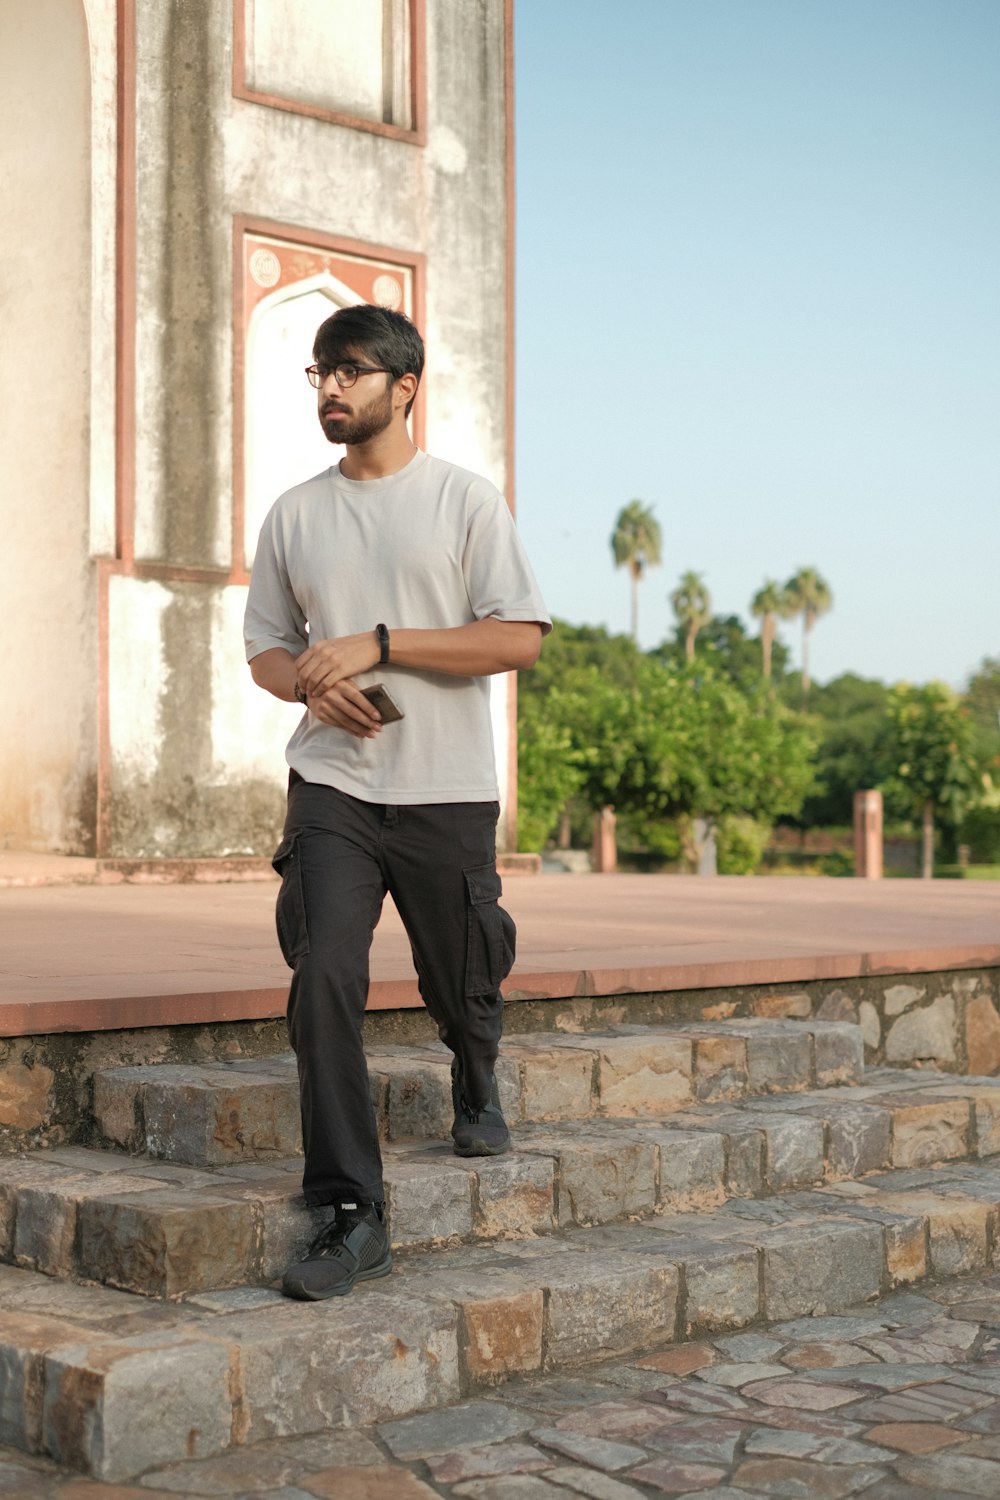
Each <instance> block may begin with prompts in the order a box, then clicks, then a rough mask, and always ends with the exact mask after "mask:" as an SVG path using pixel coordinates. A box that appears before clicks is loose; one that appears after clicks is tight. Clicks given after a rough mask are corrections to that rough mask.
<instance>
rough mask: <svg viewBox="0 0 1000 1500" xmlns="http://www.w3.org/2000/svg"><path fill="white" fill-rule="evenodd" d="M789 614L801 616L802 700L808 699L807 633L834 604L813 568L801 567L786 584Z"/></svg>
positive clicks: (810, 631)
mask: <svg viewBox="0 0 1000 1500" xmlns="http://www.w3.org/2000/svg"><path fill="white" fill-rule="evenodd" d="M785 594H786V596H787V599H788V612H789V618H791V617H792V616H793V615H801V616H802V702H803V704H808V702H809V637H810V635H811V634H812V628H813V626H814V625H815V623H816V621H817V620H818V619H819V617H820V615H825V614H826V612H827V610H830V609H832V608H833V594H832V593H831V592H830V586H829V584H828V583H827V582H826V580H825V579H824V578H821V577H820V575H819V573H817V571H816V569H815V568H800V569H799V571H798V572H797V573H795V574H793V576H792V577H791V578H790V579H789V580H788V582H787V583H786V584H785Z"/></svg>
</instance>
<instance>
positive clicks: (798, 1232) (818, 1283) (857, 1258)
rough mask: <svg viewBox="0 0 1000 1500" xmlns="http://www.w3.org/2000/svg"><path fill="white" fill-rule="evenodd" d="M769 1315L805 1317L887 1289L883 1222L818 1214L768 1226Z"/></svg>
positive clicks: (764, 1245) (764, 1237)
mask: <svg viewBox="0 0 1000 1500" xmlns="http://www.w3.org/2000/svg"><path fill="white" fill-rule="evenodd" d="M754 1241H755V1243H756V1244H758V1245H759V1246H760V1247H761V1249H762V1250H763V1258H764V1299H765V1308H764V1311H765V1315H766V1316H767V1317H768V1318H769V1319H780V1318H799V1317H805V1316H807V1315H811V1314H821V1313H826V1312H831V1311H833V1310H835V1309H837V1308H842V1307H852V1306H854V1304H855V1303H858V1302H865V1301H866V1300H867V1299H868V1298H869V1297H874V1296H876V1295H877V1293H878V1292H879V1291H880V1290H881V1285H882V1265H883V1245H882V1231H881V1229H880V1228H879V1226H878V1225H875V1224H863V1223H857V1222H856V1223H847V1222H845V1221H839V1220H835V1219H830V1220H827V1221H825V1222H824V1221H823V1220H817V1221H814V1222H813V1223H811V1224H809V1225H808V1226H803V1227H799V1226H792V1227H789V1228H781V1229H768V1230H764V1231H763V1232H762V1233H761V1234H759V1235H755V1236H754Z"/></svg>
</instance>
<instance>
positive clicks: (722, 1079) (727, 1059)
mask: <svg viewBox="0 0 1000 1500" xmlns="http://www.w3.org/2000/svg"><path fill="white" fill-rule="evenodd" d="M748 1078H749V1073H748V1067H747V1044H746V1038H745V1037H740V1036H696V1037H695V1039H694V1093H695V1098H697V1099H700V1100H703V1101H705V1102H706V1103H712V1102H715V1101H716V1100H722V1099H742V1098H743V1096H744V1095H745V1094H746V1091H747V1083H748Z"/></svg>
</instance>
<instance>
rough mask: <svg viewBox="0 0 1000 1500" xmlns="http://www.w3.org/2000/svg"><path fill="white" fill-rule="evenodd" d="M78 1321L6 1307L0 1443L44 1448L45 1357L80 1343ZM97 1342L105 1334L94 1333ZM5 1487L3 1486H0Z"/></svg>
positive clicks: (0, 1347)
mask: <svg viewBox="0 0 1000 1500" xmlns="http://www.w3.org/2000/svg"><path fill="white" fill-rule="evenodd" d="M80 1334H81V1330H80V1327H79V1325H78V1324H73V1323H66V1322H63V1321H62V1320H61V1319H57V1318H48V1317H43V1316H38V1315H36V1314H33V1313H28V1312H17V1311H10V1310H8V1309H4V1314H3V1330H2V1333H0V1443H4V1444H10V1445H11V1447H14V1448H21V1449H23V1450H25V1451H27V1452H28V1453H38V1452H40V1451H41V1447H42V1401H43V1391H44V1358H45V1355H46V1354H47V1353H48V1351H49V1350H50V1349H56V1348H58V1347H59V1346H60V1345H61V1344H67V1343H76V1341H77V1340H78V1339H79V1338H80ZM93 1338H94V1341H95V1343H100V1342H101V1340H102V1335H101V1334H94V1335H93ZM0 1488H2V1486H0Z"/></svg>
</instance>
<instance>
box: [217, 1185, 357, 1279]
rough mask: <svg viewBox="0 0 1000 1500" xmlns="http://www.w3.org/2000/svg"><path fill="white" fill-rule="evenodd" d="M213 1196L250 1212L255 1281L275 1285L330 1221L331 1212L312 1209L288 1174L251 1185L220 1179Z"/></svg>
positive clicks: (252, 1262)
mask: <svg viewBox="0 0 1000 1500" xmlns="http://www.w3.org/2000/svg"><path fill="white" fill-rule="evenodd" d="M300 1171H301V1163H300ZM297 1175H298V1174H296V1177H297ZM214 1194H215V1195H217V1196H219V1197H222V1198H230V1199H233V1200H235V1201H237V1202H240V1203H243V1204H245V1205H246V1206H247V1207H248V1208H249V1210H250V1213H251V1218H252V1222H253V1233H254V1241H255V1249H254V1252H253V1256H252V1261H251V1265H252V1271H253V1276H254V1279H255V1280H256V1279H258V1278H259V1279H260V1280H261V1281H274V1280H275V1279H276V1278H277V1277H279V1276H281V1274H282V1273H283V1271H284V1270H285V1268H286V1267H287V1266H290V1265H292V1264H293V1263H294V1262H295V1261H297V1260H301V1258H302V1256H303V1255H304V1254H305V1252H306V1250H307V1249H308V1248H309V1246H310V1245H311V1244H312V1241H313V1240H314V1239H315V1237H316V1235H317V1234H318V1233H319V1231H320V1229H321V1228H322V1226H323V1225H324V1224H325V1223H326V1222H327V1220H328V1219H329V1218H330V1209H329V1208H311V1207H310V1206H309V1205H308V1204H307V1203H306V1201H305V1199H304V1198H303V1196H302V1193H301V1190H300V1188H299V1184H298V1181H297V1180H296V1179H293V1178H289V1175H288V1174H287V1173H280V1174H277V1175H274V1176H271V1177H264V1176H258V1177H255V1178H252V1179H251V1180H250V1181H248V1182H239V1181H232V1182H227V1181H226V1180H225V1179H222V1178H217V1179H216V1182H215V1186H214Z"/></svg>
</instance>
